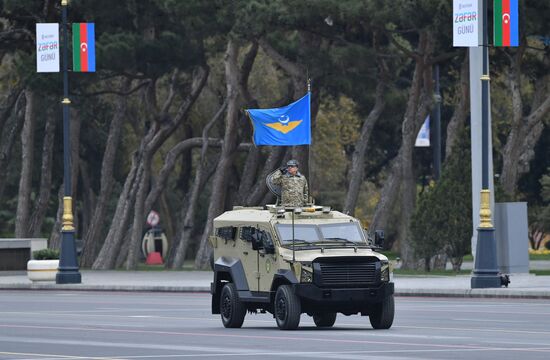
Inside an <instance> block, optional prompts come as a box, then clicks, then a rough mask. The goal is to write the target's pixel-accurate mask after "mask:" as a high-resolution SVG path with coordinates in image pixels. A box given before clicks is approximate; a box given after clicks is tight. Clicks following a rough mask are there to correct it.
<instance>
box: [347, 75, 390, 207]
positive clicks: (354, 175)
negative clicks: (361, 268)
mask: <svg viewBox="0 0 550 360" xmlns="http://www.w3.org/2000/svg"><path fill="white" fill-rule="evenodd" d="M384 88H385V79H383V78H380V79H379V80H378V84H377V86H376V95H375V101H374V107H373V108H372V110H371V111H370V113H369V115H368V116H367V118H366V119H365V121H364V122H363V126H362V128H361V135H359V139H357V143H356V144H355V150H354V152H353V156H352V159H351V168H350V171H349V175H348V179H349V185H348V191H347V194H346V200H345V202H344V213H347V214H350V215H352V216H353V215H354V214H355V206H356V204H357V198H358V196H359V189H360V187H361V183H362V182H363V176H364V173H365V156H366V153H367V146H368V142H369V137H370V134H371V133H372V129H373V128H374V125H375V124H376V121H378V119H379V118H380V115H382V111H384V107H385V105H386V103H385V101H384Z"/></svg>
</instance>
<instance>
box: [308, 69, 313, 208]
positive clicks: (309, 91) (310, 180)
mask: <svg viewBox="0 0 550 360" xmlns="http://www.w3.org/2000/svg"><path fill="white" fill-rule="evenodd" d="M307 93H308V95H309V104H308V105H309V133H310V136H311V79H310V78H309V74H308V78H307ZM310 149H311V139H310V142H309V144H308V145H307V176H308V177H309V199H307V201H308V202H310V199H313V196H312V192H313V184H312V179H313V176H312V174H311V151H310Z"/></svg>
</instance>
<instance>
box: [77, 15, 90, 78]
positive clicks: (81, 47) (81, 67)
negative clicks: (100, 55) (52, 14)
mask: <svg viewBox="0 0 550 360" xmlns="http://www.w3.org/2000/svg"><path fill="white" fill-rule="evenodd" d="M73 71H80V72H94V71H95V26H94V23H75V24H73Z"/></svg>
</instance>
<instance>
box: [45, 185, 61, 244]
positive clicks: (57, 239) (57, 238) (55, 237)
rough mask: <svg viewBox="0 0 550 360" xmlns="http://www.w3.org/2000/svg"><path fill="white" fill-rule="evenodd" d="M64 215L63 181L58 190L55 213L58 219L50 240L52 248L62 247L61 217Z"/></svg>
mask: <svg viewBox="0 0 550 360" xmlns="http://www.w3.org/2000/svg"><path fill="white" fill-rule="evenodd" d="M62 216H63V183H62V184H61V186H60V187H59V189H58V190H57V212H56V215H55V218H56V221H55V223H54V224H53V228H52V232H51V233H50V238H49V240H48V247H49V248H50V249H60V248H61V220H60V219H61V217H62Z"/></svg>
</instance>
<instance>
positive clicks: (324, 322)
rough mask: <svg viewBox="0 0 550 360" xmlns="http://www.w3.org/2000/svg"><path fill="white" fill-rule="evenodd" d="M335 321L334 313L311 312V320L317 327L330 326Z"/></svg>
mask: <svg viewBox="0 0 550 360" xmlns="http://www.w3.org/2000/svg"><path fill="white" fill-rule="evenodd" d="M335 321H336V313H335V312H334V313H324V314H313V322H314V323H315V325H317V327H331V326H332V325H334V322H335Z"/></svg>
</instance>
